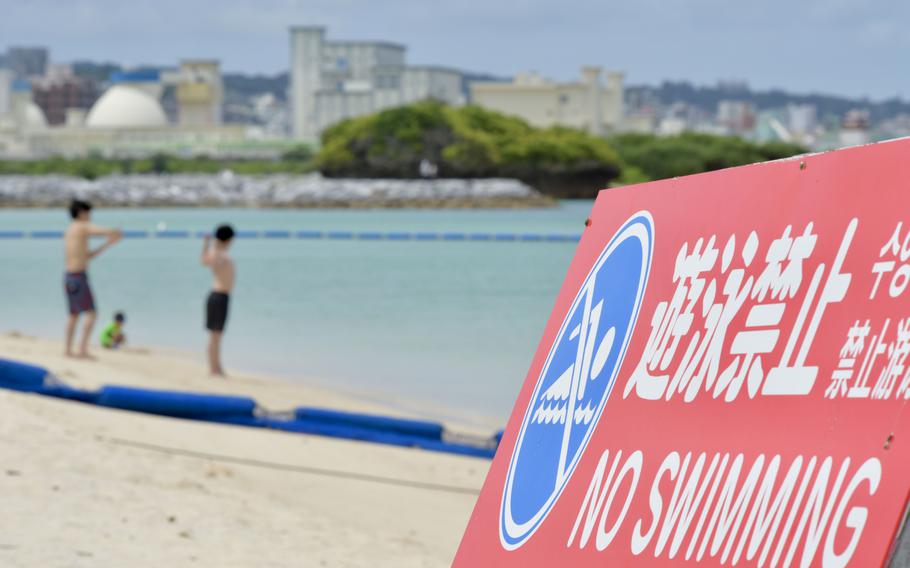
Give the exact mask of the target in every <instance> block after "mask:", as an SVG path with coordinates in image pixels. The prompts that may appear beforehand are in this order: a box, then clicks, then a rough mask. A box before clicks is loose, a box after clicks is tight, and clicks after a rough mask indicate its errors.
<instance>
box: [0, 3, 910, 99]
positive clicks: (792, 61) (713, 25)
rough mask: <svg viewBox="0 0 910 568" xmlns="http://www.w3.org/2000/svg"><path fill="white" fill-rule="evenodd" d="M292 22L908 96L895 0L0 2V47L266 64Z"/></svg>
mask: <svg viewBox="0 0 910 568" xmlns="http://www.w3.org/2000/svg"><path fill="white" fill-rule="evenodd" d="M294 24H320V25H325V26H327V28H328V37H329V39H383V40H389V41H395V42H399V43H404V44H406V45H407V46H408V48H409V49H408V60H409V61H410V62H413V63H434V64H442V65H450V66H455V67H459V68H463V69H468V70H472V71H481V72H489V73H495V74H500V75H506V76H511V75H512V74H514V73H515V72H518V71H525V70H536V71H540V72H541V73H544V74H545V75H548V76H551V77H553V78H557V79H568V78H573V77H575V76H576V75H577V72H578V67H579V66H581V65H584V64H589V63H590V64H600V65H603V66H605V67H607V68H610V69H619V70H622V71H625V72H626V77H627V82H628V83H634V84H639V83H652V84H656V83H658V82H660V81H661V80H664V79H688V80H691V81H694V82H696V83H710V84H713V83H715V82H716V81H717V80H718V79H745V80H747V81H748V82H749V84H750V85H751V86H752V87H753V88H761V89H763V88H769V87H782V88H785V89H788V90H791V91H795V92H825V93H832V94H842V95H851V96H853V95H868V96H871V97H872V98H874V99H882V98H887V97H892V96H902V97H905V98H907V97H908V96H910V89H908V82H910V73H908V71H910V66H908V63H907V61H908V51H910V33H908V26H910V2H907V1H906V0H903V1H900V0H877V1H870V0H760V1H759V0H753V1H749V2H742V1H740V2H737V1H735V0H685V1H683V0H527V1H518V0H450V1H449V2H437V1H435V0H257V1H252V0H249V1H240V0H155V1H149V2H143V1H139V0H133V1H129V0H127V1H124V0H27V1H25V0H0V47H3V46H4V45H3V44H6V45H20V44H28V45H46V46H48V47H50V48H51V56H52V58H53V59H54V60H55V61H72V60H77V59H92V60H97V61H115V62H119V63H124V64H128V65H135V64H140V63H153V64H160V65H173V64H175V63H176V61H177V60H178V59H180V58H182V57H215V58H218V59H220V60H221V61H222V67H223V69H224V70H226V71H244V72H261V73H275V72H277V71H282V70H286V69H287V66H288V32H287V29H288V26H290V25H294Z"/></svg>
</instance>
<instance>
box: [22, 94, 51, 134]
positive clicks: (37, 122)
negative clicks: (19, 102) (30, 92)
mask: <svg viewBox="0 0 910 568" xmlns="http://www.w3.org/2000/svg"><path fill="white" fill-rule="evenodd" d="M23 119H24V120H23V122H24V126H25V128H27V129H29V130H41V129H44V128H47V118H45V116H44V111H42V110H41V107H39V106H38V105H36V104H35V103H33V102H31V101H29V103H28V104H27V105H25V116H24V117H23Z"/></svg>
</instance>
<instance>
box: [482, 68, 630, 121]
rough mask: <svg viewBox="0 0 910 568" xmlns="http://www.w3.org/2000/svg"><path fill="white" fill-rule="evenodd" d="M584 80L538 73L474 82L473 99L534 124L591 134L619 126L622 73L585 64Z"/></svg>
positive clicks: (621, 104) (487, 106)
mask: <svg viewBox="0 0 910 568" xmlns="http://www.w3.org/2000/svg"><path fill="white" fill-rule="evenodd" d="M581 76H582V78H581V81H577V82H574V83H556V82H553V81H550V80H549V79H546V78H543V77H541V76H539V75H537V74H536V73H530V74H520V75H516V76H515V78H514V80H512V81H511V82H493V81H489V82H487V81H484V82H475V83H471V102H473V103H475V104H477V105H480V106H482V107H486V108H489V109H491V110H496V111H499V112H503V113H506V114H512V115H515V116H520V117H522V118H524V119H525V120H527V121H528V122H529V123H531V124H532V125H534V126H540V127H547V126H554V125H560V126H569V127H573V128H582V129H585V130H587V131H589V132H591V133H592V134H598V135H599V134H603V133H605V132H607V131H613V130H617V129H619V128H620V125H621V123H622V120H623V74H622V73H620V72H616V71H610V72H607V73H606V83H604V81H603V76H604V72H603V69H601V68H600V67H596V66H588V67H582V70H581Z"/></svg>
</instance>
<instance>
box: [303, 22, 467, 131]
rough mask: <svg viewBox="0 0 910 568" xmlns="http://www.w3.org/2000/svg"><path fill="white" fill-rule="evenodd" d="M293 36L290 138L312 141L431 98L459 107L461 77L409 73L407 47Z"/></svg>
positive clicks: (440, 70)
mask: <svg viewBox="0 0 910 568" xmlns="http://www.w3.org/2000/svg"><path fill="white" fill-rule="evenodd" d="M290 34H291V85H290V90H291V92H290V100H291V114H292V121H293V129H292V130H293V135H294V137H296V138H302V139H313V138H316V137H318V136H319V134H320V133H321V132H322V130H323V129H325V128H326V127H327V126H329V125H331V124H332V123H335V122H337V121H339V120H342V119H344V118H348V117H353V116H359V115H363V114H369V113H371V112H375V111H378V110H382V109H385V108H389V107H393V106H399V105H404V104H408V103H411V102H414V101H418V100H422V99H427V98H435V99H438V100H441V101H444V102H446V103H449V104H454V105H458V104H463V103H464V93H463V91H462V84H461V77H462V74H461V72H460V71H457V70H454V69H449V68H446V67H436V66H422V67H421V66H418V67H409V66H407V65H406V63H405V51H406V48H405V46H403V45H401V44H397V43H390V42H384V41H326V38H325V28H323V27H319V26H295V27H292V28H291V30H290Z"/></svg>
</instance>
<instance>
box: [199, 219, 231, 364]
mask: <svg viewBox="0 0 910 568" xmlns="http://www.w3.org/2000/svg"><path fill="white" fill-rule="evenodd" d="M233 239H234V229H233V228H231V226H230V225H221V226H219V227H218V228H217V229H215V241H214V243H213V242H212V238H211V237H210V236H208V235H206V237H205V240H204V241H203V242H202V256H201V258H200V259H199V260H200V262H201V263H202V265H203V266H208V267H209V268H211V269H212V291H211V292H210V293H209V297H208V300H207V301H206V305H205V327H206V329H208V330H209V372H210V373H211V374H212V375H214V376H218V377H222V376H224V369H223V368H222V367H221V335H222V333H224V324H225V323H227V316H228V302H229V300H230V294H231V290H232V289H233V288H234V261H233V260H231V257H230V256H229V255H228V248H230V246H231V241H232V240H233Z"/></svg>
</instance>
